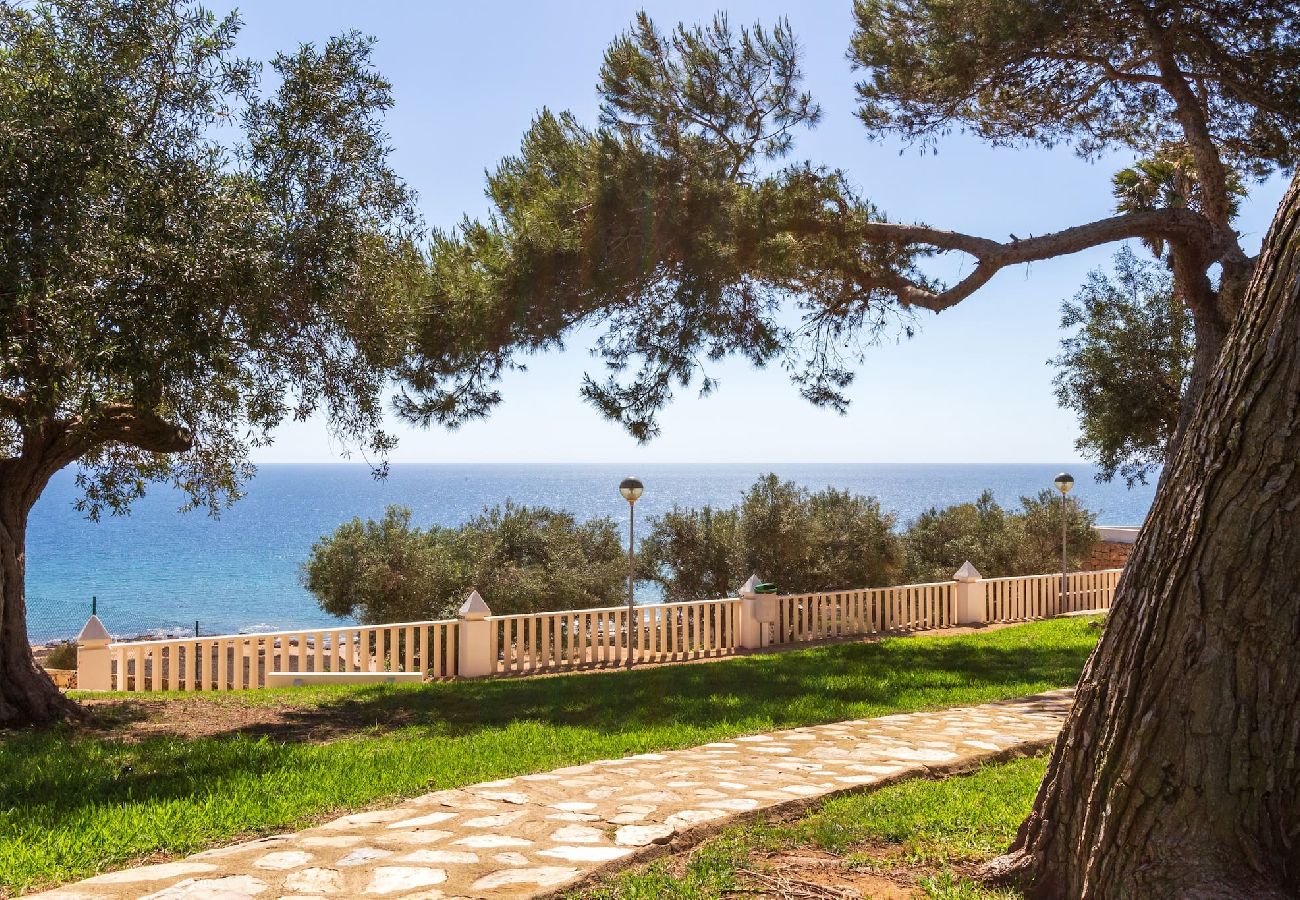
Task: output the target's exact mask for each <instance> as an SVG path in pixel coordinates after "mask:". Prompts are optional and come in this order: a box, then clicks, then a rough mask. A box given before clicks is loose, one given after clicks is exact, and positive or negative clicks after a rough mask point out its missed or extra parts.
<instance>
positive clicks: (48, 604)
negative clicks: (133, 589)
mask: <svg viewBox="0 0 1300 900" xmlns="http://www.w3.org/2000/svg"><path fill="white" fill-rule="evenodd" d="M92 612H93V613H94V614H96V615H98V616H99V618H100V621H102V622H103V623H104V627H105V628H107V629H108V633H109V634H111V635H113V637H115V638H119V639H130V638H173V637H187V636H190V635H193V634H194V628H195V625H196V624H199V623H195V622H179V621H169V620H162V621H150V622H148V623H147V625H145V624H142V623H141V622H140V621H139V616H138V614H136V613H130V614H128V613H127V612H126V611H125V610H116V611H115V610H114V604H105V603H100V602H96V600H95V599H94V598H92V597H86V598H84V599H76V600H68V599H53V598H49V597H40V596H35V597H33V596H30V595H29V596H28V597H27V640H28V641H30V642H31V643H32V645H33V646H43V645H47V644H56V643H60V642H62V641H72V640H75V639H76V637H77V635H78V634H80V633H81V629H82V627H83V626H84V625H85V624H86V620H87V619H89V618H90V616H91V614H92Z"/></svg>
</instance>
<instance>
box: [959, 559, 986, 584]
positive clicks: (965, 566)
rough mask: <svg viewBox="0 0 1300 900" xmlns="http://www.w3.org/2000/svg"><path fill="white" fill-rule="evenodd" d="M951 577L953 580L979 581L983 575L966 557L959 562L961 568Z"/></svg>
mask: <svg viewBox="0 0 1300 900" xmlns="http://www.w3.org/2000/svg"><path fill="white" fill-rule="evenodd" d="M952 577H953V580H955V581H979V580H980V579H981V578H983V577H984V576H983V575H981V574H980V570H979V569H977V568H975V567H974V566H973V565H971V561H970V560H969V559H968V560H966V561H965V562H964V563H962V564H961V568H960V569H958V570H957V571H956V572H955V573H954V574H953V576H952Z"/></svg>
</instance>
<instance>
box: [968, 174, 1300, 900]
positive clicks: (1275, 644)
mask: <svg viewBox="0 0 1300 900" xmlns="http://www.w3.org/2000/svg"><path fill="white" fill-rule="evenodd" d="M991 872H992V874H994V875H997V876H1003V877H1007V876H1010V877H1014V878H1016V880H1019V881H1021V882H1022V883H1025V882H1026V881H1028V888H1027V892H1028V894H1029V896H1031V897H1034V898H1069V900H1074V898H1091V897H1107V898H1109V897H1142V898H1164V897H1204V898H1211V897H1213V898H1252V900H1259V898H1268V897H1295V896H1300V177H1297V179H1296V180H1295V181H1293V182H1292V184H1291V188H1290V190H1289V191H1288V193H1287V195H1286V198H1285V199H1284V200H1283V202H1282V206H1281V208H1280V209H1279V211H1278V215H1277V218H1276V220H1275V221H1274V224H1273V228H1272V230H1271V232H1270V234H1269V237H1268V239H1267V241H1266V242H1265V247H1264V252H1263V253H1262V254H1261V257H1260V260H1259V263H1258V266H1257V270H1256V275H1255V279H1254V281H1253V283H1252V284H1251V287H1250V289H1249V291H1248V292H1247V296H1246V299H1245V302H1244V306H1243V308H1242V310H1241V313H1240V314H1239V316H1238V317H1237V320H1236V322H1235V323H1234V325H1233V327H1232V330H1231V331H1230V333H1229V335H1228V339H1227V343H1226V345H1225V348H1224V351H1223V354H1222V356H1221V357H1220V359H1219V361H1218V365H1217V368H1216V371H1215V373H1214V376H1213V378H1212V379H1211V380H1210V382H1209V383H1208V384H1207V385H1206V387H1205V390H1204V392H1203V394H1202V395H1201V397H1200V398H1199V400H1198V401H1197V406H1196V409H1195V412H1194V414H1193V417H1192V420H1191V422H1190V424H1189V427H1188V429H1187V432H1186V433H1185V435H1184V436H1183V439H1182V440H1181V441H1180V442H1179V445H1178V447H1177V449H1176V450H1175V451H1174V454H1173V456H1172V458H1171V459H1170V461H1169V463H1168V464H1167V466H1166V470H1165V473H1164V476H1163V478H1162V480H1161V484H1160V488H1159V490H1158V492H1157V496H1156V501H1155V505H1154V506H1153V507H1152V510H1151V513H1150V516H1149V517H1148V519H1147V523H1146V526H1145V527H1144V528H1143V530H1142V535H1141V537H1140V539H1139V540H1138V544H1137V547H1136V548H1135V549H1134V553H1133V556H1132V558H1131V559H1130V561H1129V564H1128V567H1127V569H1126V571H1125V573H1124V576H1123V578H1122V579H1121V581H1120V585H1119V589H1118V592H1117V595H1116V598H1115V607H1114V609H1113V611H1112V613H1111V616H1110V620H1109V622H1108V623H1107V626H1106V631H1105V634H1104V635H1103V637H1102V640H1101V643H1100V644H1099V646H1098V647H1097V650H1096V652H1095V653H1094V654H1093V656H1092V659H1091V660H1090V661H1089V662H1088V665H1087V668H1086V669H1085V671H1084V674H1083V678H1082V680H1081V682H1080V684H1079V692H1078V697H1077V699H1076V701H1075V706H1074V709H1073V711H1072V712H1071V714H1070V717H1069V720H1068V722H1067V723H1066V726H1065V729H1064V731H1063V733H1062V735H1061V738H1060V740H1059V741H1058V742H1057V744H1056V749H1055V751H1054V753H1053V756H1052V760H1051V764H1050V766H1049V768H1048V771H1047V777H1046V779H1045V780H1044V782H1043V785H1042V787H1041V788H1040V790H1039V793H1038V797H1037V799H1036V800H1035V803H1034V808H1033V812H1032V813H1031V814H1030V816H1029V818H1028V819H1027V820H1026V821H1025V823H1024V825H1023V826H1022V827H1021V831H1020V835H1019V836H1018V838H1017V840H1016V843H1015V845H1014V846H1013V847H1012V850H1011V853H1010V854H1009V855H1008V856H1005V857H1003V858H1001V859H1000V860H998V861H997V862H995V863H994V865H993V866H992V869H991Z"/></svg>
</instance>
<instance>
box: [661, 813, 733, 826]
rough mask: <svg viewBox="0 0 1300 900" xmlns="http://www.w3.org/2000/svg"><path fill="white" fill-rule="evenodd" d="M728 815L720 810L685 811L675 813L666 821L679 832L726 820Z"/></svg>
mask: <svg viewBox="0 0 1300 900" xmlns="http://www.w3.org/2000/svg"><path fill="white" fill-rule="evenodd" d="M726 815H727V814H726V813H725V812H723V811H722V810H720V809H684V810H682V811H681V812H679V813H673V814H672V815H671V816H669V817H668V818H667V819H665V820H664V821H665V822H667V823H668V824H669V825H671V826H673V828H676V829H678V830H681V829H684V828H691V827H693V826H695V825H699V824H701V823H703V822H711V821H713V820H714V819H722V818H726Z"/></svg>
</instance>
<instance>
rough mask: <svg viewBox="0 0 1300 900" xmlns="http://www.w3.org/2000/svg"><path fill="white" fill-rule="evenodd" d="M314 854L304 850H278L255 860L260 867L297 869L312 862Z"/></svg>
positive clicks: (255, 864)
mask: <svg viewBox="0 0 1300 900" xmlns="http://www.w3.org/2000/svg"><path fill="white" fill-rule="evenodd" d="M311 859H312V856H311V854H310V853H307V852H306V851H304V850H277V851H276V852H274V853H268V854H266V855H265V856H263V857H260V858H259V859H257V860H256V861H254V863H253V865H254V866H256V867H257V868H259V869H278V870H285V869H296V868H298V867H299V866H305V865H307V863H309V862H311Z"/></svg>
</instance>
